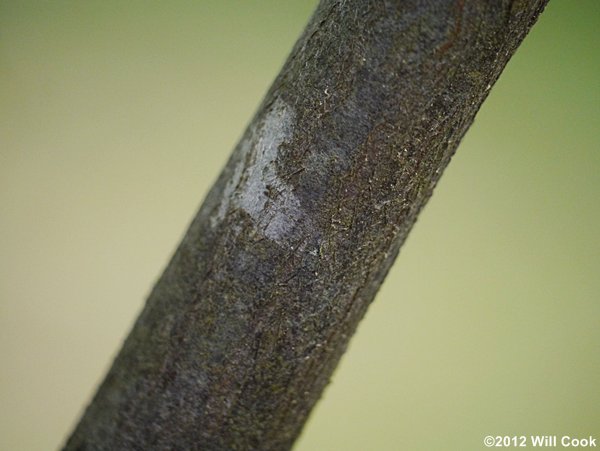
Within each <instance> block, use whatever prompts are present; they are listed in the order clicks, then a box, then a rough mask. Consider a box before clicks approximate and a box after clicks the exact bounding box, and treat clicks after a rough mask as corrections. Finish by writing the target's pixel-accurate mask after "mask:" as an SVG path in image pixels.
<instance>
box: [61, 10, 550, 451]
mask: <svg viewBox="0 0 600 451" xmlns="http://www.w3.org/2000/svg"><path fill="white" fill-rule="evenodd" d="M545 3H546V1H545V0H521V1H519V0H515V1H503V0H487V1H484V0H452V1H449V0H445V1H443V0H431V1H425V0H420V1H409V0H404V1H400V0H398V1H391V0H388V1H383V0H372V1H371V0H345V1H342V0H324V1H322V2H321V4H320V5H319V7H318V8H317V11H316V12H315V14H314V16H313V17H312V19H311V20H310V22H309V24H308V26H307V28H306V30H305V31H304V33H303V34H302V36H301V37H300V39H299V41H298V43H297V44H296V46H295V47H294V49H293V51H292V53H291V55H290V57H289V58H288V60H287V62H286V64H285V66H284V67H283V69H282V71H281V74H280V75H279V76H278V77H277V79H276V80H275V82H274V84H273V86H272V88H271V89H270V91H269V92H268V94H267V96H266V98H265V100H264V101H263V103H262V106H261V107H260V108H259V111H258V112H257V114H256V116H255V118H254V120H253V121H252V123H251V124H250V126H249V127H248V130H247V131H246V133H245V134H244V136H243V138H242V139H241V142H240V143H239V145H238V146H237V147H236V149H235V150H234V152H233V155H232V156H231V158H230V160H229V162H228V163H227V165H226V167H225V169H224V170H223V172H222V174H221V176H220V177H219V179H218V180H217V182H216V184H215V185H214V187H213V188H212V190H211V191H210V193H209V195H208V197H207V199H206V200H205V202H204V205H203V206H202V208H201V209H200V211H199V213H198V215H197V216H196V218H195V219H194V221H193V222H192V224H191V226H190V228H189V230H188V232H187V234H186V235H185V238H184V239H183V241H182V243H181V245H180V246H179V248H178V249H177V251H176V253H175V255H174V257H173V258H172V260H171V262H170V264H169V266H168V267H167V269H166V270H165V272H164V274H163V275H162V277H161V278H160V280H159V281H158V283H157V285H156V286H155V287H154V290H153V291H152V293H151V295H150V297H149V299H148V301H147V303H146V306H145V308H144V310H143V312H142V313H141V316H140V317H139V319H138V320H137V322H136V323H135V326H134V328H133V330H132V331H131V333H130V335H129V337H128V338H127V340H126V342H125V344H124V346H123V349H122V350H121V352H120V354H119V355H118V356H117V358H116V360H115V362H114V364H113V366H112V368H111V370H110V372H109V374H108V375H107V377H106V379H105V381H104V382H103V383H102V385H101V387H100V389H99V390H98V393H97V394H96V396H95V398H94V399H93V401H92V403H91V404H90V405H89V406H88V408H87V410H86V412H85V414H84V416H83V418H82V419H81V422H80V423H79V425H78V426H77V428H76V430H75V431H74V433H73V435H72V436H71V438H70V439H69V440H68V443H67V445H66V449H69V450H83V449H86V450H87V449H90V450H91V449H94V450H96V449H99V450H100V449H101V450H119V449H140V450H150V449H161V450H162V449H199V450H247V449H260V450H282V449H288V448H290V447H291V446H292V444H293V442H294V439H295V438H296V437H297V436H298V434H299V433H300V430H301V429H302V425H303V424H304V422H305V420H306V418H307V416H308V414H309V412H310V410H311V408H312V407H313V406H314V404H315V402H316V401H317V400H318V398H319V397H320V395H321V393H322V391H323V389H324V387H325V385H326V384H327V382H328V380H329V378H330V376H331V373H332V371H333V370H334V368H335V366H336V364H337V362H338V360H339V358H340V356H341V355H342V353H343V352H344V350H345V348H346V346H347V344H348V340H349V338H350V336H351V335H352V333H353V332H354V330H355V328H356V325H357V323H358V322H359V320H360V319H361V317H362V316H363V314H364V313H365V310H366V308H367V306H368V305H369V303H370V302H371V300H372V299H373V297H374V295H375V293H376V292H377V289H378V288H379V286H380V284H381V282H382V280H383V278H384V277H385V275H386V273H387V272H388V270H389V268H390V265H391V264H392V262H393V261H394V259H395V257H396V255H397V254H398V250H399V249H400V246H401V244H402V243H403V241H404V240H405V238H406V236H407V234H408V232H409V230H410V228H411V226H412V225H413V223H414V222H415V218H416V217H417V214H418V213H419V211H420V210H421V208H422V207H423V205H424V204H425V202H426V201H427V199H428V198H429V196H430V195H431V192H432V190H433V188H434V186H435V184H436V182H437V181H438V179H439V177H440V175H441V173H442V171H443V169H444V167H445V166H446V165H447V164H448V162H449V160H450V157H451V156H452V154H453V153H454V151H455V149H456V147H457V145H458V143H459V141H460V139H461V137H462V136H463V135H464V133H465V131H466V130H467V128H468V126H469V125H470V124H471V122H472V121H473V118H474V116H475V113H476V112H477V110H478V108H479V106H480V105H481V102H482V101H483V100H484V99H485V97H486V95H487V93H488V91H489V89H490V86H491V85H492V84H493V83H494V81H495V80H496V79H497V78H498V76H499V74H500V72H501V70H502V69H503V68H504V66H505V64H506V62H507V61H508V59H509V58H510V56H511V55H512V54H513V52H514V51H515V49H516V48H517V46H518V45H519V43H520V42H521V41H522V39H523V38H524V36H525V35H526V33H527V31H528V30H529V28H530V27H531V26H532V24H533V23H534V21H535V20H536V18H537V16H538V14H539V13H540V11H541V10H542V9H543V6H544V4H545ZM358 408H359V407H358ZM399 408H401V406H400V407H399Z"/></svg>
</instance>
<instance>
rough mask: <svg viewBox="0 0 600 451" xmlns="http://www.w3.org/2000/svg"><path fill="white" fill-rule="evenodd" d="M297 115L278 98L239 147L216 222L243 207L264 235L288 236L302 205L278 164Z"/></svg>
mask: <svg viewBox="0 0 600 451" xmlns="http://www.w3.org/2000/svg"><path fill="white" fill-rule="evenodd" d="M294 120H295V115H294V112H293V110H292V109H291V108H290V107H289V106H288V105H286V104H285V103H284V102H283V101H282V100H280V99H278V100H276V101H275V102H274V103H273V104H272V105H271V107H270V109H269V111H268V112H267V113H266V115H265V116H264V117H263V118H262V119H261V120H260V121H259V122H258V124H257V126H256V127H255V128H254V129H251V130H250V131H249V132H248V133H247V134H246V136H245V138H244V139H243V141H242V142H241V143H240V145H239V146H240V147H239V148H238V152H239V160H238V163H237V165H236V166H235V168H234V170H233V174H232V176H231V178H230V179H229V182H228V183H227V185H226V186H225V188H224V192H223V198H224V199H230V200H228V201H224V202H223V203H222V204H221V205H220V206H219V209H218V212H217V214H216V215H215V217H214V222H213V224H216V223H217V222H219V221H220V220H222V219H223V218H224V217H225V215H226V214H227V211H228V210H229V209H230V208H235V207H237V208H241V209H242V210H244V211H245V212H246V213H248V214H249V215H250V217H252V219H254V221H255V222H256V224H257V228H259V229H260V230H261V232H262V233H264V235H265V236H266V237H267V238H269V239H272V240H274V241H276V242H278V243H283V241H284V240H285V239H287V238H289V236H290V233H291V232H292V230H293V229H294V227H295V226H296V224H297V222H298V221H299V220H300V218H301V217H302V211H301V205H300V201H299V200H298V198H297V197H296V196H295V194H294V193H293V190H292V188H291V187H290V185H289V184H288V183H287V182H286V181H285V180H283V179H282V178H281V177H280V175H279V173H280V171H279V170H278V167H277V164H278V163H277V156H278V154H279V152H280V146H281V145H282V144H283V143H284V142H286V141H289V140H291V136H292V133H293V125H294Z"/></svg>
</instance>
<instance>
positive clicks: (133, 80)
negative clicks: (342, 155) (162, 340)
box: [0, 0, 600, 451]
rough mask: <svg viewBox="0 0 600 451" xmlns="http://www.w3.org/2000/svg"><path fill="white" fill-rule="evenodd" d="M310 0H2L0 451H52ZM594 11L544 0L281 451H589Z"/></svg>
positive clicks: (594, 320) (594, 401)
mask: <svg viewBox="0 0 600 451" xmlns="http://www.w3.org/2000/svg"><path fill="white" fill-rule="evenodd" d="M314 4H315V2H314V1H304V2H303V1H299V0H298V1H264V0H260V1H259V0H255V1H223V0H221V1H216V0H215V1H196V2H192V1H189V2H183V1H165V2H161V3H156V2H141V1H139V2H137V1H135V2H134V1H72V2H64V1H37V2H24V1H16V0H15V1H6V0H0V232H1V233H0V357H1V366H0V449H2V450H11V451H12V450H43V449H54V448H56V447H58V446H59V445H60V443H61V442H62V441H63V440H64V438H65V436H66V434H67V433H68V432H69V431H70V429H71V428H72V427H73V425H74V423H75V421H76V419H77V417H78V415H79V414H80V412H81V409H82V407H83V405H84V403H85V402H86V401H87V400H88V399H89V397H90V396H91V395H92V393H93V391H94V389H95V386H96V384H97V383H98V382H99V381H100V379H101V378H102V377H103V374H104V372H105V371H106V369H107V365H108V364H109V362H110V361H111V358H112V356H113V355H114V353H115V351H116V350H117V349H118V347H119V344H120V342H121V340H122V339H123V337H124V336H125V335H126V334H127V331H128V329H129V327H130V325H131V324H132V321H133V319H134V318H135V316H136V315H137V313H138V312H139V310H140V308H141V306H142V302H143V300H144V297H145V295H146V294H147V293H148V291H149V289H150V287H151V285H152V283H153V281H154V280H155V279H156V277H157V275H158V274H159V273H160V272H161V270H162V268H163V267H164V265H165V263H166V262H167V260H168V258H169V256H170V254H171V252H172V250H173V249H174V247H175V245H176V243H177V242H178V240H179V239H180V237H181V235H182V233H183V232H184V230H185V228H186V226H187V224H188V222H189V221H190V219H191V218H192V215H193V214H194V212H195V211H196V209H197V207H198V205H199V203H200V201H201V199H202V198H203V196H204V195H205V193H206V192H207V190H208V188H209V186H210V184H211V183H212V182H213V181H214V180H215V177H216V176H217V174H218V171H219V170H220V168H221V167H222V166H223V164H224V162H225V159H226V157H227V155H228V154H229V152H230V150H231V148H232V147H233V146H234V144H235V142H236V140H237V138H238V137H239V136H240V134H241V132H242V130H243V128H244V126H245V124H246V123H247V122H248V121H249V119H250V118H251V116H252V114H253V112H254V110H255V108H256V107H257V105H258V103H259V101H260V100H261V97H262V96H263V94H264V92H265V90H266V89H267V87H268V86H269V84H270V82H271V81H272V79H273V78H274V76H275V74H276V73H277V71H278V69H279V68H280V66H281V64H282V63H283V61H284V59H285V57H286V55H287V53H288V52H289V50H290V48H291V46H292V44H293V42H294V40H295V39H296V37H297V36H298V34H299V33H300V30H301V29H302V27H303V25H304V23H305V22H306V20H307V18H308V16H309V14H310V12H311V10H312V9H313V7H314ZM599 26H600V2H597V1H595V0H588V1H567V0H563V1H560V0H553V1H551V4H550V6H549V7H548V8H547V11H546V12H545V13H544V14H543V16H542V18H541V20H540V22H539V23H538V25H536V27H535V28H534V30H533V32H532V33H531V35H530V36H529V37H528V38H527V39H526V41H525V43H524V45H523V46H522V47H521V49H520V50H519V52H518V53H517V55H516V56H515V57H514V58H513V60H512V61H511V62H510V64H509V65H508V67H507V69H506V72H505V73H504V75H503V76H502V78H501V79H500V81H499V82H498V84H497V85H496V87H495V88H494V89H493V90H492V93H491V95H490V98H489V100H488V101H487V102H486V103H485V105H484V107H483V108H482V110H481V112H480V114H479V115H478V117H477V120H476V121H475V125H474V126H473V128H472V129H471V130H470V131H469V133H468V135H467V137H466V138H465V140H464V142H463V144H462V145H461V147H460V148H459V150H458V153H457V155H456V157H455V158H454V159H453V161H452V163H451V164H450V167H449V169H448V170H447V171H446V173H445V175H444V177H443V178H442V181H441V183H440V184H439V186H438V188H437V189H436V192H435V194H434V196H433V199H432V200H431V202H430V203H429V205H428V206H427V208H426V209H425V211H424V212H423V214H422V215H421V217H420V219H419V221H418V223H417V225H416V227H415V228H414V230H413V232H412V233H411V235H410V237H409V239H408V242H407V244H406V245H405V247H404V249H403V250H402V252H401V254H400V257H399V259H398V261H397V263H396V265H395V266H394V268H393V270H392V272H391V273H390V275H389V276H388V279H387V281H386V283H385V285H384V287H383V289H382V290H381V292H380V294H379V295H378V297H377V299H376V301H375V303H374V304H373V306H372V307H371V309H370V310H369V312H368V314H367V316H366V319H365V320H364V322H363V323H362V324H361V326H360V328H359V332H358V334H357V335H356V337H355V338H354V339H353V340H352V343H351V346H350V349H349V352H348V353H347V354H346V356H345V357H344V359H343V361H342V364H341V366H340V367H339V369H338V371H337V372H336V373H335V375H334V378H333V382H332V384H331V385H330V386H329V388H328V389H327V391H326V393H325V396H324V398H323V400H322V401H321V402H320V403H319V405H318V407H317V409H316V410H315V412H314V414H313V416H312V417H311V419H310V421H309V422H308V424H307V427H306V428H305V430H304V433H303V435H302V437H301V439H300V441H299V443H298V445H297V447H296V450H297V451H306V450H357V451H358V450H361V451H362V450H398V449H405V450H478V449H483V445H482V440H483V437H484V436H485V435H487V434H493V435H495V434H510V435H514V434H527V435H529V434H557V435H562V434H565V433H568V434H581V435H586V436H587V435H589V434H592V435H595V436H596V437H598V439H599V441H600V304H599V302H598V301H599V297H600V277H599V272H600V238H599V236H598V222H599V220H600V205H599V195H600V172H599V170H600V154H599V147H600V146H599V145H598V144H599V139H598V138H599V133H598V127H599V125H600V124H599V123H600V120H599V119H600V108H599V104H600V96H599V93H600V91H599V75H600V70H599V69H600V67H599V61H600V60H599V55H600V45H599V38H598V27H599Z"/></svg>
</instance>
